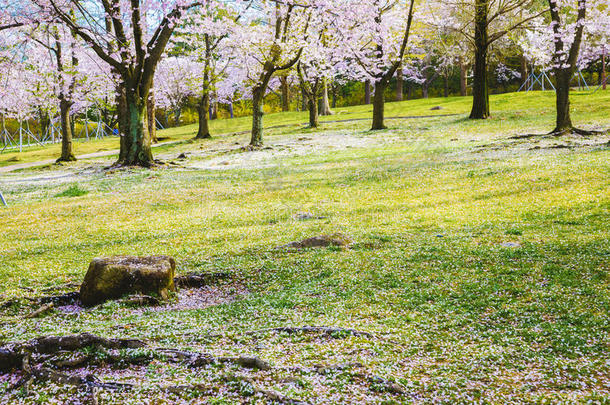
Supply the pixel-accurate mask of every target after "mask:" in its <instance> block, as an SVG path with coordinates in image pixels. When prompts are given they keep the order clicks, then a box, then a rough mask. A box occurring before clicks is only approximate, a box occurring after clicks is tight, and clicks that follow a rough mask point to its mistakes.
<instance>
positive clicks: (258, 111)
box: [250, 84, 267, 146]
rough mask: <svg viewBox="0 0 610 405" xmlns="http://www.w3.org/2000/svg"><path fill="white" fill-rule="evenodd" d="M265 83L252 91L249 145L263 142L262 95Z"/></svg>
mask: <svg viewBox="0 0 610 405" xmlns="http://www.w3.org/2000/svg"><path fill="white" fill-rule="evenodd" d="M266 87H267V85H266V84H265V85H264V87H263V86H260V85H259V86H256V87H254V90H253V91H252V133H251V136H250V145H252V146H261V145H262V144H263V114H264V112H263V97H264V95H265V88H266Z"/></svg>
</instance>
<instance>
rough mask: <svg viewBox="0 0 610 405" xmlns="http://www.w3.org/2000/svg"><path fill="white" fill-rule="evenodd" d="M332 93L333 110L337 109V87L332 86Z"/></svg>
mask: <svg viewBox="0 0 610 405" xmlns="http://www.w3.org/2000/svg"><path fill="white" fill-rule="evenodd" d="M331 92H332V97H333V101H332V108H337V86H332V87H331Z"/></svg>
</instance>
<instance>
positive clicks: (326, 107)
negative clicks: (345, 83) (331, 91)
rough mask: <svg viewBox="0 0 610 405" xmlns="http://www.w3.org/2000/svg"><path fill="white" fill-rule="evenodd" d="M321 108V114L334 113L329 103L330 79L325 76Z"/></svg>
mask: <svg viewBox="0 0 610 405" xmlns="http://www.w3.org/2000/svg"><path fill="white" fill-rule="evenodd" d="M321 107H322V108H321V109H320V115H332V114H333V112H332V111H331V109H330V104H329V103H328V81H327V79H326V78H325V77H323V78H322V104H321Z"/></svg>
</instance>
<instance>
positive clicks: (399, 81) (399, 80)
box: [396, 63, 403, 101]
mask: <svg viewBox="0 0 610 405" xmlns="http://www.w3.org/2000/svg"><path fill="white" fill-rule="evenodd" d="M402 88H403V80H402V63H401V64H400V65H399V66H398V69H396V101H402V99H403V94H402Z"/></svg>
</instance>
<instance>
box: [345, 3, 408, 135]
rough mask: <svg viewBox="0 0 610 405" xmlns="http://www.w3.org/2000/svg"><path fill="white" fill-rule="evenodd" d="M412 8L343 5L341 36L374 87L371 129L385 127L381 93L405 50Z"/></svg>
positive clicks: (383, 97)
mask: <svg viewBox="0 0 610 405" xmlns="http://www.w3.org/2000/svg"><path fill="white" fill-rule="evenodd" d="M413 7H414V1H413V0H407V3H402V2H395V1H385V0H357V2H356V4H354V2H347V3H346V9H345V11H344V13H345V14H346V15H345V16H344V24H343V27H342V29H343V35H344V36H345V38H346V43H348V44H349V45H350V47H351V49H350V51H351V54H352V55H353V60H354V61H355V62H356V66H355V68H356V69H357V72H358V73H359V74H360V75H362V77H363V78H364V79H365V80H370V81H372V82H374V85H375V94H374V96H373V123H372V126H371V129H372V130H377V129H384V128H386V126H385V124H384V106H385V95H384V93H385V89H386V87H387V86H388V84H389V82H390V79H391V78H392V77H393V76H394V73H395V72H396V70H397V69H398V67H399V66H400V65H401V63H402V60H403V58H404V55H405V51H406V50H407V44H408V43H409V34H410V31H411V24H412V21H413Z"/></svg>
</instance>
